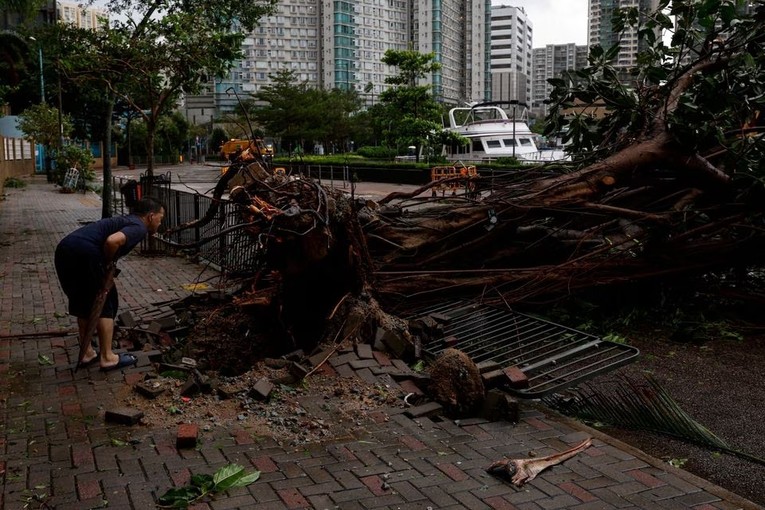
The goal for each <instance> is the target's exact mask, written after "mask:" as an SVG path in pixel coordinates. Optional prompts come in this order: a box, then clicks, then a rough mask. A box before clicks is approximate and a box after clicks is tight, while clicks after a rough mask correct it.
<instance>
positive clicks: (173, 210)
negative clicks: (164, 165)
mask: <svg viewBox="0 0 765 510" xmlns="http://www.w3.org/2000/svg"><path fill="white" fill-rule="evenodd" d="M112 189H113V193H114V195H113V200H112V203H113V204H114V205H113V209H114V213H115V214H127V213H129V207H128V204H129V203H130V200H131V199H132V198H136V195H137V198H140V197H147V196H150V197H153V198H156V199H157V200H159V201H160V202H162V204H163V205H164V206H165V218H164V221H163V222H162V227H161V230H160V233H159V235H158V236H157V238H156V239H158V240H159V242H157V241H156V240H155V241H152V240H151V239H149V240H146V241H144V243H143V244H142V245H141V250H142V251H143V252H155V253H156V252H158V251H161V252H168V253H174V252H178V251H184V252H188V253H192V254H195V255H197V256H198V257H199V258H200V259H201V260H202V261H205V262H208V263H210V264H211V265H212V266H213V267H215V269H217V270H219V271H221V272H224V273H226V274H252V273H253V272H255V270H256V269H257V260H258V257H257V255H258V253H257V251H258V244H257V242H256V241H255V240H253V238H252V237H250V236H249V235H248V234H247V233H246V232H245V231H244V229H237V228H235V227H237V226H238V225H241V224H242V219H241V215H240V211H239V206H238V205H237V204H235V203H233V202H230V201H228V200H220V201H219V206H218V209H217V211H216V212H215V214H214V215H213V217H212V218H211V219H210V221H207V222H205V224H204V225H197V226H195V227H192V228H187V229H184V230H180V231H178V232H171V233H167V230H171V231H172V230H174V229H175V228H176V227H178V226H179V225H183V224H186V223H189V222H192V221H194V220H197V219H200V218H202V217H203V216H205V215H206V213H207V212H208V210H210V208H211V207H213V206H214V205H215V201H214V199H213V198H212V197H208V196H205V195H200V194H198V193H191V192H188V191H180V190H175V189H172V188H171V176H170V173H167V174H160V175H155V176H153V177H152V178H149V177H147V176H143V175H142V176H141V177H140V180H139V181H135V180H128V179H125V178H115V179H114V186H113V188H112ZM134 190H135V191H134Z"/></svg>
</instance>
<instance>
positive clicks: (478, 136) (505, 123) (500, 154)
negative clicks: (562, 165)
mask: <svg viewBox="0 0 765 510" xmlns="http://www.w3.org/2000/svg"><path fill="white" fill-rule="evenodd" d="M518 110H519V116H518V117H517V118H513V119H511V118H509V117H508V116H507V112H505V110H503V109H502V108H500V107H499V106H498V105H497V103H494V102H492V103H481V104H477V105H475V106H470V107H457V108H452V109H451V110H449V126H448V127H446V129H448V130H450V131H453V132H455V133H459V134H460V135H462V136H463V137H465V138H467V139H468V140H469V143H468V144H467V145H458V144H452V145H449V146H445V147H444V151H445V156H446V158H447V159H448V160H449V161H469V162H487V161H492V160H496V159H498V158H516V159H517V160H518V161H520V162H522V163H528V164H532V163H546V162H550V161H569V160H570V159H571V158H570V156H568V155H567V154H566V153H565V151H563V150H561V149H540V148H539V147H538V146H537V136H538V135H536V134H535V133H532V132H531V130H530V129H529V126H528V124H526V122H525V119H526V113H525V111H526V110H525V108H519V109H518Z"/></svg>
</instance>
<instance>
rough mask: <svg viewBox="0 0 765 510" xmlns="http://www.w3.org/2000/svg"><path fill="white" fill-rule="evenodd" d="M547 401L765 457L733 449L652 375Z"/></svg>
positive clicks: (584, 415) (571, 411)
mask: <svg viewBox="0 0 765 510" xmlns="http://www.w3.org/2000/svg"><path fill="white" fill-rule="evenodd" d="M543 402H544V404H545V405H547V406H549V407H551V408H552V409H555V410H557V411H558V412H561V413H563V414H566V415H568V416H573V417H576V418H579V419H584V420H592V421H598V422H601V423H606V424H609V425H613V426H615V427H621V428H629V429H634V430H645V431H648V432H654V433H657V434H664V435H668V436H672V437H676V438H678V439H681V440H684V441H689V442H692V443H695V444H698V445H701V446H706V447H710V448H713V449H716V450H720V451H723V452H726V453H730V454H732V455H736V456H738V457H741V458H745V459H747V460H750V461H752V462H756V463H758V464H765V460H763V459H760V458H758V457H755V456H752V455H749V454H747V453H744V452H739V451H737V450H734V449H733V448H731V447H730V446H728V444H727V443H726V442H725V441H723V440H722V439H721V438H719V437H718V436H716V435H715V434H714V433H712V431H710V430H709V429H707V428H706V427H704V426H703V425H702V424H700V423H699V422H697V421H696V420H694V419H693V418H692V417H691V416H690V415H688V413H686V412H685V411H684V410H683V409H682V408H681V407H680V406H679V405H678V403H677V402H675V401H674V400H673V399H672V397H671V396H670V395H669V393H667V391H666V390H665V389H664V388H663V387H662V386H661V385H660V384H659V383H658V382H657V381H656V380H655V379H653V378H652V377H650V376H649V375H646V376H645V381H643V382H640V381H635V380H634V379H630V378H627V377H622V378H620V379H615V380H613V381H612V384H610V385H608V386H607V387H605V388H598V389H596V388H594V387H593V386H591V385H585V386H583V387H581V388H575V389H573V390H570V391H569V394H568V395H560V394H555V395H551V396H549V397H546V398H544V399H543Z"/></svg>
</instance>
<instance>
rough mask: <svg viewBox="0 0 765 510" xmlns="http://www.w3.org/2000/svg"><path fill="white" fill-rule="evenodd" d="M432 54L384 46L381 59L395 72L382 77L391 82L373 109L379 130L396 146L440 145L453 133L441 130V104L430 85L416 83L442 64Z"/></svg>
mask: <svg viewBox="0 0 765 510" xmlns="http://www.w3.org/2000/svg"><path fill="white" fill-rule="evenodd" d="M434 59H435V54H434V53H427V54H422V53H419V52H416V51H412V50H392V49H390V50H387V51H386V52H385V55H384V56H383V58H382V62H383V63H384V64H387V65H389V66H393V67H396V68H397V69H398V74H396V75H394V76H390V77H388V78H386V79H385V82H386V83H388V84H389V85H392V86H391V87H390V88H388V89H386V90H385V91H383V92H382V93H381V94H380V102H379V103H378V104H376V105H375V106H374V107H373V108H372V109H371V111H372V113H373V118H374V119H375V122H376V124H377V126H378V130H379V131H381V132H382V133H383V135H384V136H385V139H386V141H387V142H388V143H389V144H391V145H394V146H396V147H402V146H403V147H407V146H410V145H411V146H414V147H416V148H417V150H416V154H417V158H419V149H420V147H422V146H424V145H432V146H438V147H440V146H441V145H443V144H444V143H448V142H449V141H450V140H451V139H453V138H456V139H459V137H456V135H454V136H453V135H452V134H451V133H449V132H447V131H444V129H443V123H442V114H443V106H442V105H441V104H440V103H438V102H437V101H436V99H435V97H434V96H433V87H432V86H431V85H429V84H425V85H420V84H419V83H420V82H421V81H422V80H423V79H424V78H426V77H428V76H429V74H430V73H432V72H433V71H437V70H438V69H440V68H441V64H439V63H438V62H435V60H434Z"/></svg>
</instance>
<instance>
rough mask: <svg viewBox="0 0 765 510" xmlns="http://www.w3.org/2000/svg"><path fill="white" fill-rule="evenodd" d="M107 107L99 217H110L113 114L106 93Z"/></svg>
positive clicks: (111, 100) (111, 105) (112, 96)
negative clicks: (102, 184)
mask: <svg viewBox="0 0 765 510" xmlns="http://www.w3.org/2000/svg"><path fill="white" fill-rule="evenodd" d="M107 94H108V105H107V107H106V113H105V114H104V121H105V125H104V140H103V144H104V149H103V151H102V153H101V161H102V164H103V168H104V186H103V189H102V190H101V217H102V218H110V217H111V216H112V113H113V112H114V94H112V93H110V92H107Z"/></svg>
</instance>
